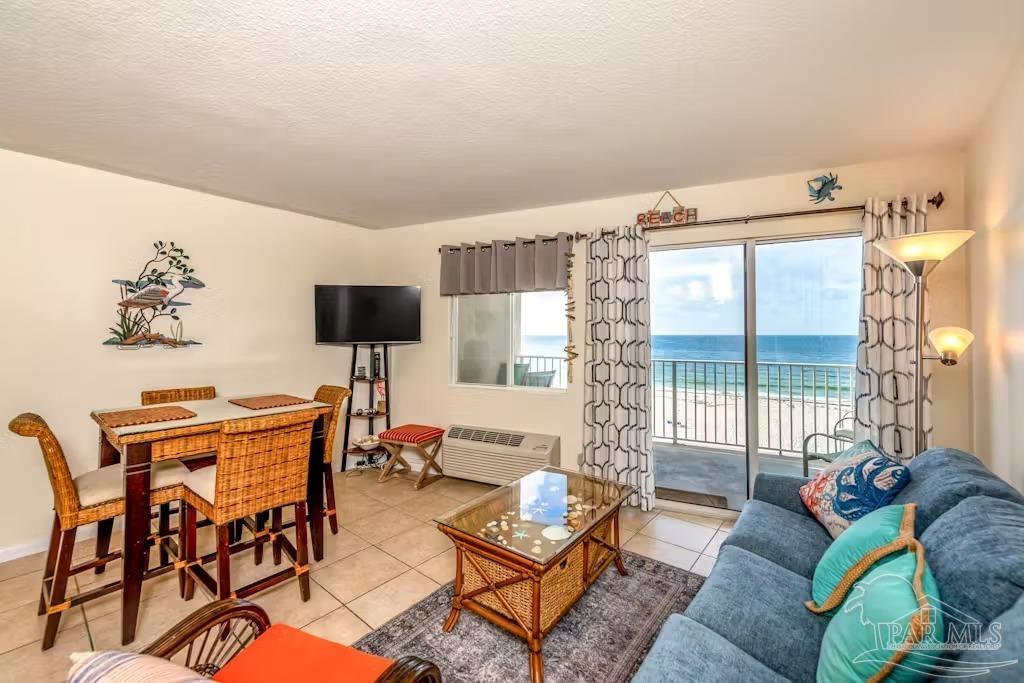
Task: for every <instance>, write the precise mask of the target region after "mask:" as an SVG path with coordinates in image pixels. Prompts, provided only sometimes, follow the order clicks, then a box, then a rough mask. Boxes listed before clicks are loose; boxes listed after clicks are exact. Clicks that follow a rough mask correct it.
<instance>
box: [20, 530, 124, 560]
mask: <svg viewBox="0 0 1024 683" xmlns="http://www.w3.org/2000/svg"><path fill="white" fill-rule="evenodd" d="M120 530H121V520H120V519H117V520H115V522H114V532H115V533H116V532H118V531H120ZM90 538H96V525H95V524H87V525H85V526H84V527H78V533H77V534H76V535H75V543H78V542H79V541H87V540H89V539H90ZM49 544H50V539H49V538H46V537H44V538H37V539H35V540H32V541H29V542H28V543H21V544H19V545H9V546H7V547H6V548H0V564H3V563H4V562H10V561H11V560H17V559H18V558H19V557H25V556H26V555H32V554H34V553H40V552H42V551H44V550H46V548H47V546H49Z"/></svg>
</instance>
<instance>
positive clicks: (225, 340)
mask: <svg viewBox="0 0 1024 683" xmlns="http://www.w3.org/2000/svg"><path fill="white" fill-rule="evenodd" d="M0 188H2V190H0V192H2V195H3V201H2V203H0V223H2V225H3V229H2V230H3V231H2V236H3V241H2V245H3V251H4V253H3V259H2V260H3V286H2V287H0V321H2V324H3V326H4V330H3V334H2V336H0V350H2V353H0V357H2V358H3V359H4V361H3V366H2V369H0V387H2V390H0V416H2V418H3V420H4V421H5V422H4V428H3V429H0V459H2V461H3V464H4V475H3V477H2V483H0V519H3V520H4V523H3V524H2V525H0V552H2V551H3V550H4V549H5V548H6V549H8V551H11V552H14V551H16V549H17V546H23V544H31V543H32V542H34V541H38V540H41V539H43V538H44V537H45V536H46V532H47V529H48V528H49V524H50V519H51V517H50V514H51V513H50V510H51V509H52V507H51V496H50V486H49V483H48V482H47V478H46V473H45V470H44V469H43V466H42V459H41V457H40V453H39V448H38V446H37V445H36V443H35V442H34V441H30V440H28V439H23V438H21V437H17V436H15V435H13V434H11V433H10V432H9V431H8V430H7V429H6V420H7V419H9V418H10V417H13V416H14V415H16V414H18V413H20V412H23V411H32V412H37V413H39V414H40V415H43V416H44V417H45V418H46V420H47V421H48V422H49V423H50V424H51V426H52V427H53V429H54V430H55V431H56V433H57V435H58V437H59V438H60V439H61V442H62V443H63V444H64V447H65V450H66V452H67V457H68V460H69V462H70V464H71V468H72V471H73V472H76V473H77V472H82V471H85V470H87V469H90V468H94V467H95V466H96V438H97V436H96V435H97V430H96V426H95V425H94V424H93V422H92V421H91V420H90V419H89V411H90V410H92V409H94V408H102V407H111V406H119V405H126V404H132V403H137V401H138V395H139V390H140V389H144V388H156V387H163V386H183V385H191V384H206V383H210V384H215V385H217V388H218V390H219V391H220V392H221V393H227V394H241V393H246V392H257V391H262V390H281V391H288V392H295V393H298V394H300V395H309V394H310V392H311V391H312V390H313V389H314V387H315V386H316V385H317V384H319V383H324V382H335V383H344V382H346V381H347V374H348V357H349V356H348V355H347V354H348V351H347V350H344V349H340V348H334V347H317V346H315V345H314V343H313V323H312V320H313V316H312V306H313V297H312V291H313V284H314V283H316V282H339V283H342V282H359V281H362V280H365V279H366V273H365V270H367V269H369V268H370V267H371V266H370V264H369V263H367V262H365V260H364V259H363V258H362V257H361V256H359V255H360V254H363V253H366V241H367V239H368V237H371V236H372V235H373V233H371V232H370V231H367V230H363V229H360V228H353V227H349V226H345V225H340V224H338V223H335V222H331V221H325V220H320V219H315V218H309V217H306V216H301V215H298V214H294V213H288V212H286V211H278V210H275V209H269V208H265V207H261V206H256V205H253V204H246V203H243V202H238V201H233V200H229V199H222V198H219V197H214V196H211V195H207V194H201V193H199V192H192V191H189V190H183V189H179V188H174V187H170V186H167V185H161V184H158V183H153V182H148V181H143V180H136V179H133V178H127V177H125V176H120V175H114V174H111V173H105V172H102V171H96V170H92V169H88V168H83V167H81V166H74V165H71V164H64V163H60V162H57V161H51V160H49V159H42V158H39V157H33V156H27V155H22V154H16V153H13V152H6V151H2V150H0ZM159 239H162V240H175V241H176V242H177V243H178V244H180V245H182V246H183V247H186V248H187V249H188V251H189V253H190V254H191V255H192V261H193V264H194V267H195V268H196V275H197V276H199V277H200V278H201V279H202V280H203V281H204V282H205V283H206V284H207V285H208V287H207V289H204V290H199V291H195V292H191V291H190V292H188V297H187V300H189V301H191V302H193V306H191V307H190V308H188V309H187V312H186V313H185V314H184V317H183V319H184V322H185V332H186V336H190V337H194V338H195V339H197V340H199V341H201V342H203V346H199V347H192V348H187V349H179V350H174V351H170V350H163V349H146V350H138V351H119V350H117V349H116V348H113V347H105V346H101V345H100V343H101V342H102V341H103V340H104V339H106V338H107V337H109V334H107V327H108V326H109V325H110V324H112V316H113V314H114V311H115V307H114V303H115V301H116V297H117V294H118V290H117V287H116V286H115V285H113V284H111V282H110V280H111V279H112V278H119V277H127V276H128V275H127V274H131V273H132V269H137V268H139V267H140V266H141V265H142V262H143V261H144V259H146V258H148V256H149V252H150V246H149V245H150V244H151V243H152V242H153V241H154V240H159ZM183 298H186V297H183ZM12 547H13V548H12ZM23 549H24V546H23Z"/></svg>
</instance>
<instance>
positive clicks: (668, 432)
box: [651, 360, 856, 455]
mask: <svg viewBox="0 0 1024 683" xmlns="http://www.w3.org/2000/svg"><path fill="white" fill-rule="evenodd" d="M744 374H745V373H744V364H743V363H742V362H740V361H709V360H654V361H652V367H651V375H652V381H651V397H652V399H651V403H652V410H651V415H652V433H653V436H654V438H655V439H658V440H667V441H670V442H671V443H673V444H677V443H697V444H712V445H723V446H746V443H747V441H746V398H747V391H746V378H745V376H744ZM757 376H758V383H757V384H758V386H757V403H758V407H757V411H758V425H759V426H760V429H759V433H758V435H757V445H758V450H759V451H760V452H767V453H778V454H780V455H793V454H799V453H800V452H801V448H802V445H803V439H804V437H805V436H806V435H808V434H812V433H815V432H831V431H832V428H833V426H834V425H835V424H836V422H838V421H839V420H841V419H842V418H843V417H844V416H846V415H848V414H851V413H852V411H853V407H854V399H853V394H854V380H855V377H856V367H855V366H853V365H814V364H802V363H758V364H757Z"/></svg>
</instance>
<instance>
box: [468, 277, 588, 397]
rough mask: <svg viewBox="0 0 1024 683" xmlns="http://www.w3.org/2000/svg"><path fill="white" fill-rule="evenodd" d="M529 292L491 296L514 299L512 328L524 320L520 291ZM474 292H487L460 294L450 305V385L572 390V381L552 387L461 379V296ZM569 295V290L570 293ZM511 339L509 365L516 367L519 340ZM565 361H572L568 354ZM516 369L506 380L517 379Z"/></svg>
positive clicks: (482, 387) (534, 390)
mask: <svg viewBox="0 0 1024 683" xmlns="http://www.w3.org/2000/svg"><path fill="white" fill-rule="evenodd" d="M528 293H529V292H494V293H493V294H490V295H489V296H494V295H504V296H507V297H510V299H511V302H510V305H509V307H508V308H509V329H510V330H517V329H521V327H520V323H521V320H522V298H521V297H517V296H516V295H517V294H528ZM472 296H485V295H478V294H456V295H453V296H451V297H449V298H450V299H451V303H450V304H449V307H448V366H449V367H448V385H449V386H451V387H456V388H460V389H484V390H492V391H518V392H525V393H540V394H552V393H556V394H557V393H562V394H564V393H566V392H568V390H569V388H568V383H566V386H551V387H531V386H524V385H521V384H511V383H509V384H477V383H473V382H460V381H459V300H460V299H461V298H463V297H472ZM567 296H568V294H567ZM566 324H568V318H566ZM509 341H510V342H511V343H510V344H509V347H508V348H509V355H508V358H507V359H506V361H505V362H506V364H507V365H506V367H508V368H514V367H515V358H516V355H517V353H516V351H517V350H518V349H517V345H518V342H517V340H515V339H514V338H513V337H512V336H511V335H510V338H509ZM562 361H563V362H565V363H568V362H569V361H568V358H563V359H562ZM514 375H515V372H514V370H513V371H512V372H507V373H506V381H507V382H508V381H512V380H514Z"/></svg>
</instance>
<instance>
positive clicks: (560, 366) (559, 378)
mask: <svg viewBox="0 0 1024 683" xmlns="http://www.w3.org/2000/svg"><path fill="white" fill-rule="evenodd" d="M515 383H516V384H518V385H520V386H533V387H557V388H560V389H564V388H565V385H566V361H565V358H564V357H559V356H516V369H515Z"/></svg>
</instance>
